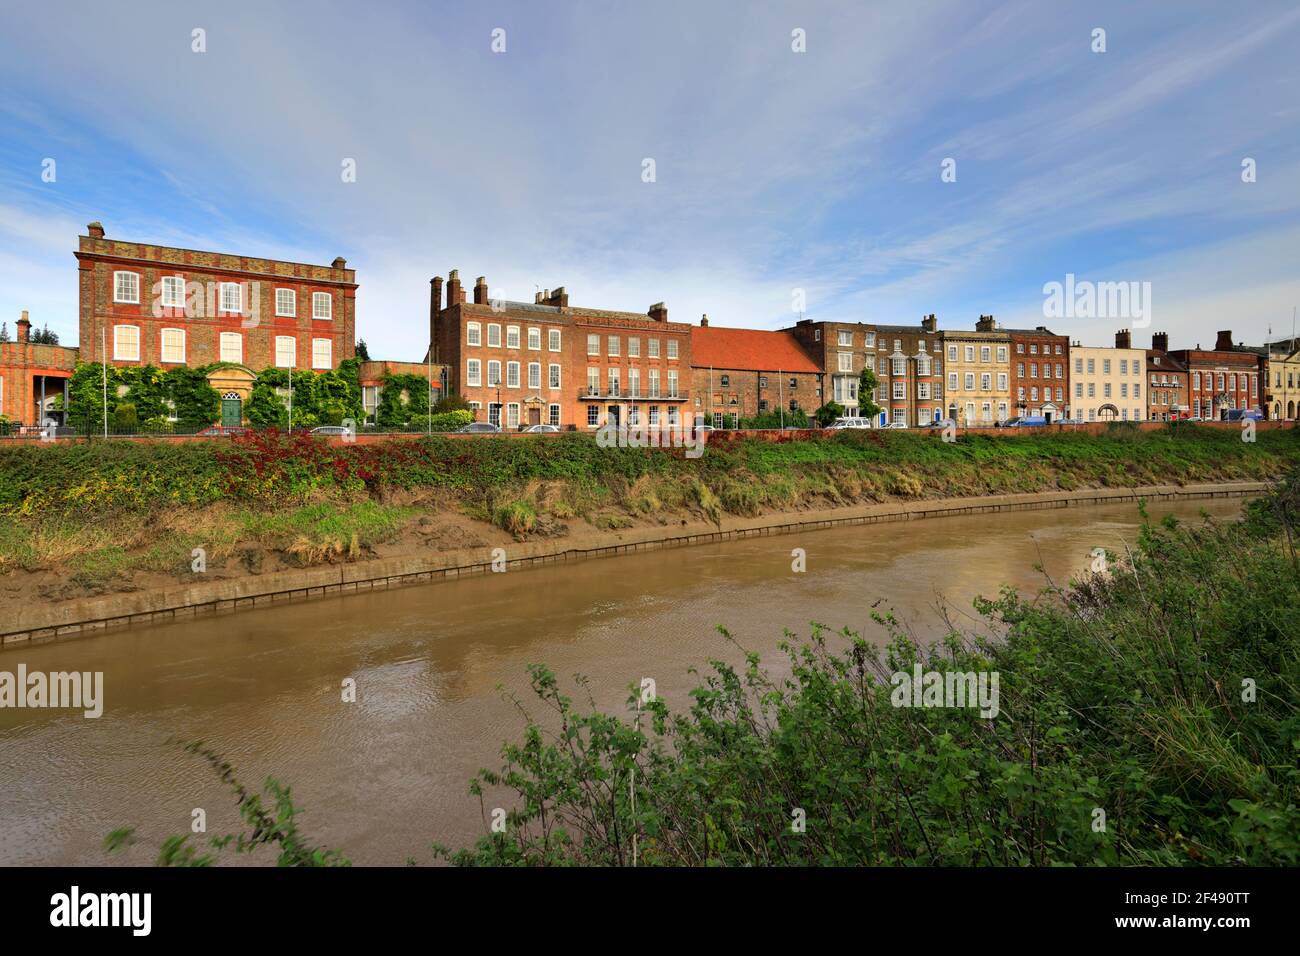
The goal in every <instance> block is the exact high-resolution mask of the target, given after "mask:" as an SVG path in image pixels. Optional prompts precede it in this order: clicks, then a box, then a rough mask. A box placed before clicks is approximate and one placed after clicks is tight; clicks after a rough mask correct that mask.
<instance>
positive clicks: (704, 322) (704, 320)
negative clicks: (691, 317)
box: [700, 312, 709, 329]
mask: <svg viewBox="0 0 1300 956" xmlns="http://www.w3.org/2000/svg"><path fill="white" fill-rule="evenodd" d="M708 327H709V313H707V312H705V313H704V314H703V315H702V316H700V328H702V329H707V328H708Z"/></svg>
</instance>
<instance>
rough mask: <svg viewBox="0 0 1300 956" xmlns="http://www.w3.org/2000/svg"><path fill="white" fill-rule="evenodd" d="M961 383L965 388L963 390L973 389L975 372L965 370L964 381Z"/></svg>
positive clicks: (969, 390) (971, 390)
mask: <svg viewBox="0 0 1300 956" xmlns="http://www.w3.org/2000/svg"><path fill="white" fill-rule="evenodd" d="M962 385H963V387H964V388H965V390H966V391H968V392H973V391H975V373H974V372H967V373H966V374H965V376H964V381H963V382H962Z"/></svg>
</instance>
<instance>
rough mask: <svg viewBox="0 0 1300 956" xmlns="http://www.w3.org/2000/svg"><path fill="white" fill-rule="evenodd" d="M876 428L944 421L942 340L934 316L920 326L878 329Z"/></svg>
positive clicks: (880, 327) (893, 326)
mask: <svg viewBox="0 0 1300 956" xmlns="http://www.w3.org/2000/svg"><path fill="white" fill-rule="evenodd" d="M875 330H876V378H877V379H879V381H880V385H879V386H878V387H877V388H876V404H877V405H879V406H880V408H881V412H880V420H879V422H878V424H881V425H884V424H886V423H892V424H894V425H907V426H908V427H909V428H915V427H917V426H919V425H928V424H930V423H931V422H934V421H939V420H941V419H942V418H943V417H944V394H945V392H944V377H943V370H944V356H943V340H942V336H941V335H940V333H939V331H938V328H937V322H936V319H935V317H934V316H933V315H927V316H925V317H924V318H923V319H922V320H921V323H920V325H877V326H876V327H875Z"/></svg>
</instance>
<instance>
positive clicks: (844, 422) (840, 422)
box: [826, 418, 871, 428]
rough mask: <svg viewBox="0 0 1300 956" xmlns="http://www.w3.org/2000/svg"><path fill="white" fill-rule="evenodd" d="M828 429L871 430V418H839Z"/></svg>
mask: <svg viewBox="0 0 1300 956" xmlns="http://www.w3.org/2000/svg"><path fill="white" fill-rule="evenodd" d="M826 427H827V428H870V427H871V419H870V418H837V419H835V421H833V422H831V423H830V424H829V425H827V426H826Z"/></svg>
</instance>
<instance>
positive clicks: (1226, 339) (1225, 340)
mask: <svg viewBox="0 0 1300 956" xmlns="http://www.w3.org/2000/svg"><path fill="white" fill-rule="evenodd" d="M1214 349H1215V351H1216V352H1231V351H1232V329H1224V330H1222V331H1221V332H1219V337H1218V340H1217V341H1216V342H1215V343H1214Z"/></svg>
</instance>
